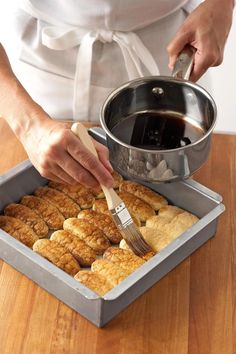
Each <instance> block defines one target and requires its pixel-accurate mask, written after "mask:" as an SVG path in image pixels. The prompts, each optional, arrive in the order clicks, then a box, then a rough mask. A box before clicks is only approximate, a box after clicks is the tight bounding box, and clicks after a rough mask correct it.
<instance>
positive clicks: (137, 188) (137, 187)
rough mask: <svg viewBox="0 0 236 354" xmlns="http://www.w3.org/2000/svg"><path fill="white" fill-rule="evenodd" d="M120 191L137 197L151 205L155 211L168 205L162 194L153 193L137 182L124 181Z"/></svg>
mask: <svg viewBox="0 0 236 354" xmlns="http://www.w3.org/2000/svg"><path fill="white" fill-rule="evenodd" d="M120 191H121V192H128V193H131V194H133V195H135V196H136V197H138V198H140V199H142V200H143V201H145V202H146V203H147V204H149V205H150V206H151V207H152V208H153V209H154V210H159V209H160V208H161V207H162V206H164V205H166V204H167V203H168V202H167V200H166V199H165V198H164V197H162V196H161V195H160V194H158V193H156V192H153V191H152V190H151V189H149V188H147V187H144V186H143V185H141V184H139V183H136V182H132V181H123V182H122V183H121V184H120Z"/></svg>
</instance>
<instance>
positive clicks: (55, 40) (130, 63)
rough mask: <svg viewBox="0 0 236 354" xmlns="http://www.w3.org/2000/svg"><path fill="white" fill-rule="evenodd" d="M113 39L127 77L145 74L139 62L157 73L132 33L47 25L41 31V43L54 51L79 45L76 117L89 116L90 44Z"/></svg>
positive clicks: (74, 109) (144, 48)
mask: <svg viewBox="0 0 236 354" xmlns="http://www.w3.org/2000/svg"><path fill="white" fill-rule="evenodd" d="M97 40H99V41H101V42H102V43H111V42H112V41H114V42H116V43H117V44H118V45H119V47H120V50H121V52H122V55H123V58H124V62H125V67H126V71H127V74H128V77H129V80H132V79H135V78H138V77H142V76H144V74H143V71H142V64H143V65H144V66H145V67H146V69H147V70H148V72H149V73H150V75H159V70H158V67H157V64H156V63H155V61H154V59H153V57H152V55H151V53H150V52H149V51H148V49H147V48H146V47H145V46H144V44H143V43H142V41H141V40H140V38H139V37H138V36H137V35H136V34H135V33H133V32H120V31H110V30H104V29H101V30H96V31H88V30H85V29H80V28H78V27H71V26H63V27H61V26H47V27H44V28H43V30H42V43H43V45H45V46H46V47H48V48H50V49H54V50H66V49H69V48H73V47H75V46H79V50H78V54H77V59H76V69H75V80H74V97H73V115H74V119H75V120H88V119H89V96H90V81H91V71H92V55H93V44H94V42H95V41H97Z"/></svg>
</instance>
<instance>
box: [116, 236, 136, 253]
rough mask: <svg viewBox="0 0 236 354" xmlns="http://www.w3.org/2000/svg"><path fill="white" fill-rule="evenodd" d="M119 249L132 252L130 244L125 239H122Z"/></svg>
mask: <svg viewBox="0 0 236 354" xmlns="http://www.w3.org/2000/svg"><path fill="white" fill-rule="evenodd" d="M119 247H120V248H122V249H123V250H128V251H131V252H133V251H132V250H131V248H130V247H129V245H128V243H127V242H126V241H125V239H123V238H122V240H121V241H120V243H119Z"/></svg>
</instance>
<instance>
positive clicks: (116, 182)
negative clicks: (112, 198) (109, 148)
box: [90, 171, 123, 199]
mask: <svg viewBox="0 0 236 354" xmlns="http://www.w3.org/2000/svg"><path fill="white" fill-rule="evenodd" d="M111 175H112V177H113V180H114V185H113V188H114V189H118V188H119V186H120V184H121V182H122V180H123V177H122V176H121V175H120V174H119V173H118V172H116V171H113V172H112V174H111ZM90 190H91V192H92V193H93V195H94V196H95V198H96V199H103V198H105V195H104V193H103V191H102V188H101V187H100V186H99V187H97V188H91V189H90Z"/></svg>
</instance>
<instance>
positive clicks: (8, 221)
mask: <svg viewBox="0 0 236 354" xmlns="http://www.w3.org/2000/svg"><path fill="white" fill-rule="evenodd" d="M0 229H3V230H4V231H5V232H7V233H8V234H10V235H11V236H12V237H14V238H16V239H17V240H18V241H21V242H22V243H24V244H25V245H26V246H28V247H30V248H32V246H33V244H34V242H35V241H37V240H38V236H37V235H36V233H35V232H34V231H33V230H32V229H31V227H29V226H28V225H26V224H25V223H24V222H23V221H21V220H19V219H16V218H13V217H12V216H5V215H0Z"/></svg>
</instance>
